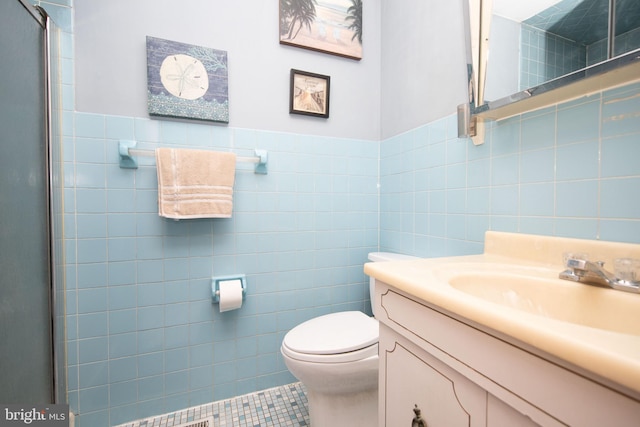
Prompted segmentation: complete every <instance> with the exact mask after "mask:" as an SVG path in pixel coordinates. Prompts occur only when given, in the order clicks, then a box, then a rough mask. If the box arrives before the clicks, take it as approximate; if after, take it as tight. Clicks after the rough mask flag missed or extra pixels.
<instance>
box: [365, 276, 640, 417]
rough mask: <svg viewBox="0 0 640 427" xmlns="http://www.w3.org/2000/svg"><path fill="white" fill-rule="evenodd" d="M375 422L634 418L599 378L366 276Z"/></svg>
mask: <svg viewBox="0 0 640 427" xmlns="http://www.w3.org/2000/svg"><path fill="white" fill-rule="evenodd" d="M375 289H376V295H375V300H376V302H375V304H376V317H377V318H378V319H379V320H380V347H379V349H380V350H379V353H380V374H379V375H380V377H379V380H380V381H379V389H380V395H379V420H380V423H379V425H380V427H383V426H387V427H413V425H417V424H412V422H413V420H414V417H415V414H414V411H413V410H414V408H415V407H416V406H417V407H418V408H419V409H420V411H421V417H422V419H423V420H424V422H425V424H424V425H426V426H428V427H457V426H465V427H467V426H468V427H484V426H487V427H530V426H536V425H540V426H567V425H568V426H579V427H590V426H594V427H595V426H598V427H602V426H616V427H624V426H638V425H640V401H639V400H638V396H634V395H633V393H625V392H624V390H616V387H615V385H612V384H607V382H606V380H602V379H599V378H591V377H590V376H589V374H588V373H586V372H581V371H580V370H579V369H574V368H572V367H570V366H563V363H562V362H561V361H559V360H552V358H546V357H544V355H540V354H536V352H535V351H534V350H533V349H531V348H526V346H523V345H520V344H518V342H516V341H514V340H511V339H509V338H508V337H506V336H500V334H497V333H493V332H492V331H488V330H486V329H485V328H483V327H482V326H481V325H477V324H473V323H472V322H468V321H465V319H464V318H462V317H460V316H456V315H453V314H451V313H448V312H446V311H443V310H440V309H438V308H437V307H434V306H432V305H430V304H429V303H427V302H425V301H422V300H419V299H418V298H415V297H412V296H411V295H408V294H406V293H404V292H402V291H400V290H398V289H397V288H394V287H393V286H389V285H387V284H385V283H383V282H380V281H376V286H375Z"/></svg>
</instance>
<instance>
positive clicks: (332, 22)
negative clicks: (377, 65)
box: [279, 0, 362, 60]
mask: <svg viewBox="0 0 640 427" xmlns="http://www.w3.org/2000/svg"><path fill="white" fill-rule="evenodd" d="M279 1H280V43H281V44H285V45H290V46H297V47H302V48H305V49H311V50H316V51H319V52H325V53H330V54H333V55H338V56H344V57H347V58H352V59H357V60H360V59H362V0H279Z"/></svg>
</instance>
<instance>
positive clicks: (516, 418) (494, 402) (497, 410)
mask: <svg viewBox="0 0 640 427" xmlns="http://www.w3.org/2000/svg"><path fill="white" fill-rule="evenodd" d="M503 426H510V427H538V426H539V425H538V424H536V423H535V422H533V421H532V420H531V418H529V417H527V416H526V415H523V414H521V413H520V412H518V411H516V410H515V409H514V408H512V407H511V406H509V405H507V404H506V403H504V402H503V401H501V400H499V399H498V398H496V397H495V396H493V395H491V394H490V395H489V396H488V402H487V427H503Z"/></svg>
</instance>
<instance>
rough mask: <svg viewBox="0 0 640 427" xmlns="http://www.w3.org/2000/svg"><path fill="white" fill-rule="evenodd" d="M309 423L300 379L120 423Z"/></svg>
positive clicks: (194, 426)
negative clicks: (291, 382) (180, 409)
mask: <svg viewBox="0 0 640 427" xmlns="http://www.w3.org/2000/svg"><path fill="white" fill-rule="evenodd" d="M211 421H213V424H211ZM309 425H310V424H309V410H308V405H307V393H306V390H305V388H304V386H303V385H302V384H301V383H293V384H287V385H283V386H280V387H276V388H271V389H268V390H263V391H258V392H256V393H251V394H246V395H244V396H238V397H234V398H232V399H227V400H220V401H218V402H213V403H208V404H206V405H201V406H196V407H193V408H189V409H184V410H182V411H178V412H173V413H170V414H164V415H160V416H157V417H152V418H146V419H143V420H138V421H134V422H131V423H127V424H121V425H120V426H118V427H187V426H189V427H300V426H309Z"/></svg>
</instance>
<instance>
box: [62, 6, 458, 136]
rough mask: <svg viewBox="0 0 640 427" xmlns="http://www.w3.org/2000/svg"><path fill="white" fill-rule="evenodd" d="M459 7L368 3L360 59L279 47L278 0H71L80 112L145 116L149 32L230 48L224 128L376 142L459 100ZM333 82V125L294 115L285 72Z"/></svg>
mask: <svg viewBox="0 0 640 427" xmlns="http://www.w3.org/2000/svg"><path fill="white" fill-rule="evenodd" d="M462 1H466V0H432V1H424V0H365V1H364V2H363V3H364V7H363V9H364V22H363V59H362V60H360V61H356V60H352V59H347V58H342V57H338V56H334V55H328V54H324V53H318V52H313V51H308V50H305V49H300V48H296V47H290V46H283V45H280V44H279V42H278V5H279V2H278V0H246V1H242V2H240V1H211V0H182V1H180V2H177V1H175V0H136V1H130V0H108V1H107V0H102V1H96V0H75V1H74V12H75V18H74V19H75V20H74V25H75V29H74V31H75V48H76V51H75V58H76V75H75V82H76V109H77V110H78V111H81V112H91V113H101V114H111V115H120V116H128V117H130V116H132V117H148V113H147V82H146V45H145V40H146V36H147V35H149V36H154V37H159V38H164V39H169V40H175V41H179V42H183V43H189V44H194V45H201V46H207V47H211V48H214V49H220V50H226V51H227V53H228V59H229V98H230V102H229V106H230V121H229V126H230V127H237V128H248V129H259V130H267V131H280V132H292V133H300V134H309V135H322V136H334V137H344V138H357V139H366V140H373V141H378V140H381V139H386V138H388V137H390V136H393V135H396V134H399V133H402V132H405V131H408V130H411V129H413V128H416V127H418V126H421V125H423V124H425V123H429V122H431V121H434V120H437V119H439V118H442V117H445V116H448V115H450V114H453V113H455V111H456V106H457V105H458V104H461V103H463V102H465V100H466V96H467V94H466V87H467V84H466V79H467V77H466V61H465V54H464V46H465V44H464V38H463V37H464V31H463V27H462V25H463V19H462ZM291 68H296V69H300V70H305V71H311V72H315V73H319V74H326V75H329V76H331V105H330V118H329V119H328V120H325V119H320V118H315V117H305V116H300V115H290V114H289V101H288V98H289V71H290V69H291Z"/></svg>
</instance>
